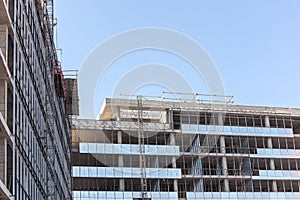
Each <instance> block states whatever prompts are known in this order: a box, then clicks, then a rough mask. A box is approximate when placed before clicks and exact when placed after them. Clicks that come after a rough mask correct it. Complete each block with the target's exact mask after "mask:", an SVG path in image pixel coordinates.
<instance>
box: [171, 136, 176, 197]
mask: <svg viewBox="0 0 300 200" xmlns="http://www.w3.org/2000/svg"><path fill="white" fill-rule="evenodd" d="M175 144H176V143H175V134H174V133H171V134H170V145H175ZM176 160H177V158H176V156H173V157H172V167H173V168H176ZM173 184H174V191H175V192H178V180H177V179H174V182H173Z"/></svg>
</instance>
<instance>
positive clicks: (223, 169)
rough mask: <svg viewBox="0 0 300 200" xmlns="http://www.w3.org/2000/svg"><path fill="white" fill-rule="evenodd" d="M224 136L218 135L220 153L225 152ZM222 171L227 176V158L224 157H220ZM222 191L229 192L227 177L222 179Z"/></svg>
mask: <svg viewBox="0 0 300 200" xmlns="http://www.w3.org/2000/svg"><path fill="white" fill-rule="evenodd" d="M225 147H226V146H225V137H224V136H220V149H221V153H222V154H226V148H225ZM222 172H223V175H224V176H226V177H227V176H228V169H227V159H226V157H225V156H224V157H222ZM224 191H225V192H229V182H228V179H227V178H225V179H224Z"/></svg>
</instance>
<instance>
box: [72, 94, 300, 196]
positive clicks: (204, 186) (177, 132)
mask: <svg viewBox="0 0 300 200" xmlns="http://www.w3.org/2000/svg"><path fill="white" fill-rule="evenodd" d="M224 98H225V99H226V98H227V97H224ZM228 98H229V97H228ZM72 158H73V159H72V168H73V172H72V177H73V186H72V188H73V189H72V190H73V198H74V200H88V199H126V200H127V199H128V200H141V199H145V200H150V199H151V200H154V199H155V200H156V199H157V200H158V199H169V200H175V199H180V200H196V199H228V200H229V199H300V109H290V108H279V107H262V106H244V105H234V104H233V103H232V102H231V98H229V99H228V100H225V101H224V102H223V103H222V102H220V101H216V102H204V101H202V100H201V98H198V97H197V95H195V97H193V98H186V99H172V98H161V99H151V98H147V97H143V96H136V97H134V98H107V99H105V101H104V104H103V107H102V109H101V112H100V114H99V119H97V120H96V119H95V120H91V119H76V120H73V121H72Z"/></svg>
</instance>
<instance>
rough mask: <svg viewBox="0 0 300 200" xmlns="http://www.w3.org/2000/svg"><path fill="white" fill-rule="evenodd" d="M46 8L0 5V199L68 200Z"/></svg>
mask: <svg viewBox="0 0 300 200" xmlns="http://www.w3.org/2000/svg"><path fill="white" fill-rule="evenodd" d="M50 2H51V3H52V1H33V0H29V1H22V0H4V1H2V0H1V1H0V38H1V40H0V50H1V51H0V114H1V116H0V118H1V119H3V120H1V124H0V125H1V126H0V146H1V147H0V160H1V162H0V180H1V181H0V186H1V187H0V198H1V199H38V200H40V199H71V198H72V197H71V190H70V187H71V165H70V163H71V162H70V130H69V124H68V119H67V118H66V115H65V112H64V99H63V97H59V96H58V95H56V91H55V87H54V77H53V76H54V75H53V74H54V73H53V68H54V67H55V66H56V60H57V58H56V51H55V47H54V43H53V39H52V28H51V27H50V26H49V24H48V22H47V13H46V12H47V10H46V3H50ZM47 9H48V7H47ZM4 138H5V139H4ZM3 141H6V145H4V144H3ZM4 157H5V158H6V159H2V158H4ZM3 166H4V167H3ZM3 169H4V170H3Z"/></svg>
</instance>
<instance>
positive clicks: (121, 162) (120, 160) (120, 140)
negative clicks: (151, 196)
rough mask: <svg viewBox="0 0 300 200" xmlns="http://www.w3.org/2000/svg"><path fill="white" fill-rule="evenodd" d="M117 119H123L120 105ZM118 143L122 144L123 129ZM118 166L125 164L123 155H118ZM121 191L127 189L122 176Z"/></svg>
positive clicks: (117, 110)
mask: <svg viewBox="0 0 300 200" xmlns="http://www.w3.org/2000/svg"><path fill="white" fill-rule="evenodd" d="M116 119H117V121H121V109H120V107H119V106H118V107H117V109H116ZM117 134H118V144H122V134H123V133H122V131H118V132H117ZM118 166H119V167H123V166H124V158H123V155H119V156H118ZM119 191H125V180H124V179H123V178H120V180H119Z"/></svg>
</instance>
